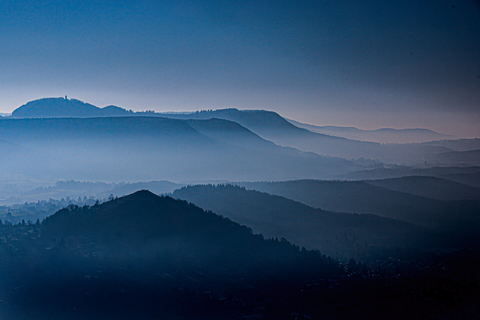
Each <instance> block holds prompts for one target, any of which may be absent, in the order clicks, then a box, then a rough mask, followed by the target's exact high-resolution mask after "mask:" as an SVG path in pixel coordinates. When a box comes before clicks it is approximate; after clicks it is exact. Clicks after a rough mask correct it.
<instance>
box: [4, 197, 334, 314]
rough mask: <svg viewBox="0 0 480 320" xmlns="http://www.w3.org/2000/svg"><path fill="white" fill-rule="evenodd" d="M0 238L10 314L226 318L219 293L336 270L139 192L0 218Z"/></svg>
mask: <svg viewBox="0 0 480 320" xmlns="http://www.w3.org/2000/svg"><path fill="white" fill-rule="evenodd" d="M0 237H1V239H2V241H1V242H0V253H1V255H2V259H1V261H0V270H1V272H0V296H1V297H2V301H6V304H7V305H8V306H9V307H11V309H13V311H15V312H14V314H19V315H21V316H22V317H20V316H18V315H17V316H16V317H15V316H12V317H11V318H12V319H15V318H16V319H18V318H21V319H23V318H35V319H52V318H62V319H75V318H82V319H83V318H89V319H92V318H93V319H132V318H141V319H159V318H161V319H169V318H178V317H180V316H181V317H182V318H189V319H197V318H198V317H199V315H200V316H201V317H202V318H205V319H222V318H228V319H230V318H235V316H236V314H237V312H235V311H236V310H235V309H233V310H230V311H229V313H228V315H223V314H222V310H224V309H219V308H218V306H219V305H221V304H219V303H218V297H219V296H224V297H229V296H232V295H237V296H238V295H241V294H242V293H243V292H245V291H247V290H248V292H250V293H251V292H252V289H255V290H256V291H263V292H265V290H272V289H273V290H274V289H275V286H279V285H280V286H281V287H282V288H284V290H285V288H286V289H288V288H289V287H290V286H291V285H292V286H293V285H294V286H297V285H298V284H303V281H304V280H308V279H316V278H318V277H326V276H328V275H330V274H332V273H335V272H337V271H338V270H339V268H338V264H337V263H336V262H334V261H333V260H332V259H331V258H326V257H325V256H322V255H321V254H320V253H319V252H315V251H307V250H305V249H302V250H300V248H299V247H298V246H295V245H293V244H290V243H288V242H287V241H286V240H284V239H282V240H272V239H270V240H265V239H264V238H263V236H261V235H254V234H253V233H252V231H251V229H249V228H247V227H245V226H241V225H239V224H238V223H235V222H233V221H231V220H229V219H226V218H224V217H221V216H219V215H216V214H214V213H212V212H207V211H204V210H202V209H200V208H198V207H196V206H194V205H192V204H188V203H187V202H185V201H180V200H174V199H172V198H170V197H159V196H156V195H154V194H152V193H151V192H149V191H145V190H143V191H139V192H136V193H134V194H131V195H129V196H125V197H122V198H118V199H113V200H111V201H109V202H106V203H103V204H101V205H94V206H92V207H88V206H85V207H76V206H70V207H68V208H65V209H63V210H60V211H58V212H57V213H55V214H54V215H52V216H50V217H48V218H47V219H46V220H44V221H43V222H42V223H41V224H39V223H37V224H34V225H32V224H25V223H24V224H19V225H17V226H11V225H3V224H1V225H0ZM197 293H199V294H201V296H200V298H202V295H203V298H202V300H197V299H198V295H197ZM212 297H215V300H213V299H212ZM224 299H225V298H224ZM232 300H233V298H230V301H232ZM212 301H213V303H214V304H212ZM215 302H216V304H215ZM3 307H4V304H2V309H0V310H1V311H2V314H3V312H4V309H3ZM187 307H188V308H187ZM212 308H213V309H212ZM20 311H21V312H20ZM189 312H191V314H190V313H189ZM218 312H220V313H219V314H218ZM96 317H97V318H96Z"/></svg>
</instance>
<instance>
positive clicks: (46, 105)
mask: <svg viewBox="0 0 480 320" xmlns="http://www.w3.org/2000/svg"><path fill="white" fill-rule="evenodd" d="M132 114H133V112H131V111H127V110H125V109H122V108H119V107H115V106H107V107H105V108H98V107H96V106H94V105H92V104H89V103H85V102H83V101H80V100H76V99H67V98H66V97H65V98H44V99H39V100H34V101H30V102H28V103H26V104H24V105H23V106H20V107H19V108H17V109H15V110H14V111H13V112H12V117H14V118H62V117H66V118H88V117H111V116H128V115H132Z"/></svg>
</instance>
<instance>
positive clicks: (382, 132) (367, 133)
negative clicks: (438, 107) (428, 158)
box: [286, 119, 452, 143]
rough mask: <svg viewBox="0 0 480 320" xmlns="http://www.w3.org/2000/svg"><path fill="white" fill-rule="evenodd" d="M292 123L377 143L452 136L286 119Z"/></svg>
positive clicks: (426, 139)
mask: <svg viewBox="0 0 480 320" xmlns="http://www.w3.org/2000/svg"><path fill="white" fill-rule="evenodd" d="M286 120H287V121H288V122H290V123H292V124H293V125H295V126H297V127H299V128H304V129H307V130H309V131H312V132H316V133H321V134H327V135H330V136H336V137H342V138H347V139H352V140H360V141H371V142H378V143H420V142H427V141H433V140H439V139H446V138H452V136H449V135H446V134H441V133H438V132H435V131H432V130H429V129H423V128H413V129H392V128H381V129H376V130H362V129H358V128H355V127H338V126H315V125H311V124H306V123H301V122H298V121H295V120H291V119H286Z"/></svg>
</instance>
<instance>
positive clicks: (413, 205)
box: [238, 180, 480, 229]
mask: <svg viewBox="0 0 480 320" xmlns="http://www.w3.org/2000/svg"><path fill="white" fill-rule="evenodd" d="M238 184H239V185H241V186H244V187H246V188H248V189H255V190H258V191H262V192H267V193H270V194H274V195H279V196H282V197H286V198H289V199H292V200H295V201H299V202H302V203H304V204H306V205H309V206H312V207H314V208H321V209H323V210H331V211H338V212H352V213H353V212H355V213H370V214H376V215H379V216H383V217H388V218H393V219H398V220H403V221H407V222H411V223H415V224H421V225H425V226H431V227H436V228H440V229H445V228H447V229H448V228H450V227H453V226H454V225H455V224H456V223H463V222H466V221H470V222H472V225H473V224H478V222H480V201H473V200H464V201H439V200H435V199H428V198H424V197H420V196H417V195H413V194H408V193H403V192H398V191H393V190H389V189H385V188H382V187H377V186H374V185H371V184H369V183H367V182H363V181H318V180H297V181H286V182H245V183H238ZM467 225H468V223H467Z"/></svg>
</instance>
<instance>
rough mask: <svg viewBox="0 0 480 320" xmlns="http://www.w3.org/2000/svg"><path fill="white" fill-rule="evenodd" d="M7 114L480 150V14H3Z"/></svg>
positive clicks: (434, 4)
mask: <svg viewBox="0 0 480 320" xmlns="http://www.w3.org/2000/svg"><path fill="white" fill-rule="evenodd" d="M0 43H1V46H0V112H11V111H12V110H13V109H15V108H16V107H18V106H20V105H21V104H23V103H26V102H27V101H29V100H32V99H37V98H42V97H49V96H64V95H68V96H69V97H74V98H78V99H80V100H83V101H86V102H90V103H93V104H95V105H98V106H105V105H109V104H115V105H118V106H121V107H124V108H127V109H133V110H146V109H149V110H157V111H167V110H171V111H180V110H198V109H216V108H225V107H237V108H240V109H268V110H274V111H277V112H279V113H281V114H282V115H285V116H287V117H291V118H294V119H297V120H300V121H305V122H309V123H314V124H320V125H326V124H334V125H354V126H358V127H362V128H378V127H429V128H432V129H435V130H437V131H441V132H445V133H454V134H455V133H456V134H458V135H463V136H480V128H479V127H480V126H479V125H477V123H480V2H479V1H473V0H462V1H443V0H426V1H410V0H406V1H395V2H394V1H380V0H365V1H357V0H355V1H354V0H350V1H330V0H322V1H320V0H319V1H314V0H310V1H304V0H297V1H285V0H277V1H269V0H257V1H248V0H247V1H218V0H217V1H196V0H191V1H187V0H178V1H174V0H170V1H169V0H166V1H138V0H137V1H89V0H82V1H80V0H79V1H73V0H63V1H22V0H17V1H3V0H0Z"/></svg>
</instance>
